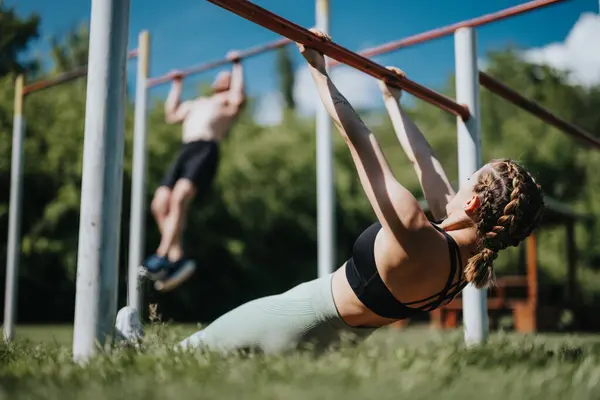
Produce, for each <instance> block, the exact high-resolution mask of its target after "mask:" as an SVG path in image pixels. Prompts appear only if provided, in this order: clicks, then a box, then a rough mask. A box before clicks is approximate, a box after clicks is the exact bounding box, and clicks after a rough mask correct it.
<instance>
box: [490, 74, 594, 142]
mask: <svg viewBox="0 0 600 400" xmlns="http://www.w3.org/2000/svg"><path fill="white" fill-rule="evenodd" d="M479 83H480V84H481V85H482V86H483V87H485V88H486V89H488V90H489V91H490V92H492V93H495V94H497V95H498V96H500V97H502V98H504V99H505V100H508V101H509V102H511V103H513V104H514V105H516V106H518V107H520V108H522V109H523V110H525V111H528V112H529V113H531V114H533V115H535V116H536V117H538V118H539V119H541V120H542V121H544V122H546V123H547V124H549V125H552V126H553V127H555V128H557V129H559V130H561V131H563V132H564V133H566V134H567V135H569V136H572V137H574V138H576V139H579V140H581V141H583V142H585V143H587V144H588V145H591V146H593V147H595V148H597V149H600V139H598V138H595V137H594V136H592V135H591V134H589V133H588V132H586V131H584V130H583V129H581V128H579V127H578V126H575V125H573V124H571V123H569V122H567V121H565V120H564V119H561V118H559V117H557V116H556V115H554V114H552V113H551V112H550V111H548V110H547V109H545V108H544V107H542V106H540V105H539V104H538V103H536V102H535V101H533V100H529V99H528V98H526V97H524V96H523V95H521V94H519V93H518V92H517V91H515V90H514V89H511V88H510V87H508V86H506V85H505V84H504V83H502V82H500V81H499V80H498V79H496V78H494V77H492V76H490V75H488V74H486V73H485V72H481V71H480V72H479Z"/></svg>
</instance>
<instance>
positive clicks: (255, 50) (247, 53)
mask: <svg viewBox="0 0 600 400" xmlns="http://www.w3.org/2000/svg"><path fill="white" fill-rule="evenodd" d="M291 42H292V41H291V40H290V39H287V38H282V39H278V40H275V41H274V42H271V43H267V44H263V45H259V46H254V47H251V48H249V49H247V50H244V51H242V52H240V54H239V58H240V59H245V58H249V57H252V56H256V55H258V54H261V53H264V52H266V51H269V50H275V49H278V48H280V47H284V46H286V45H288V44H290V43H291ZM230 62H231V60H230V59H229V58H227V57H225V58H222V59H220V60H215V61H210V62H207V63H204V64H200V65H196V66H193V67H190V68H186V69H184V70H181V71H179V72H180V74H181V76H182V77H184V78H185V77H186V76H190V75H194V74H199V73H201V72H206V71H208V70H211V69H214V68H218V67H220V66H222V65H226V64H228V63H230ZM170 80H171V74H165V75H161V76H158V77H156V78H151V79H149V80H148V84H147V86H148V87H149V88H150V87H154V86H158V85H161V84H163V83H166V82H169V81H170Z"/></svg>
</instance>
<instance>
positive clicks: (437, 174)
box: [380, 67, 455, 221]
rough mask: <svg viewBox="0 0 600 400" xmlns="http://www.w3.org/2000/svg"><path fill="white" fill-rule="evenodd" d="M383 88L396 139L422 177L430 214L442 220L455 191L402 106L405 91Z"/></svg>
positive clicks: (401, 74)
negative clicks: (401, 97)
mask: <svg viewBox="0 0 600 400" xmlns="http://www.w3.org/2000/svg"><path fill="white" fill-rule="evenodd" d="M388 68H389V69H391V70H392V71H394V72H396V73H397V74H399V75H400V76H403V75H404V73H403V72H402V71H400V70H399V69H397V68H393V67H388ZM380 88H381V91H382V93H383V99H384V103H385V108H386V109H387V112H388V114H389V115H390V119H391V120H392V125H393V126H394V130H395V132H396V137H397V138H398V141H399V142H400V145H401V146H402V148H403V149H404V152H405V153H406V155H407V157H408V159H409V160H410V162H411V163H412V165H413V168H414V169H415V172H416V173H417V176H418V177H419V182H420V183H421V188H422V189H423V193H424V195H425V199H426V200H427V202H428V203H429V208H430V210H431V214H432V215H433V217H434V218H435V219H436V220H437V221H439V220H441V219H443V218H444V217H445V216H446V205H447V204H448V202H449V201H450V199H452V197H454V195H455V193H454V189H453V188H452V185H450V182H449V181H448V177H447V176H446V172H445V171H444V168H443V167H442V164H441V163H440V162H439V160H438V159H437V158H436V156H435V154H434V152H433V150H432V148H431V146H430V145H429V143H428V142H427V139H425V136H424V135H423V133H422V132H421V131H420V130H419V128H418V127H417V126H416V125H415V123H414V122H413V121H412V120H411V119H410V118H409V117H408V115H407V114H406V112H405V111H404V110H403V109H402V107H401V106H400V95H401V94H402V92H401V91H400V90H398V89H395V88H392V87H389V86H387V85H386V84H385V83H384V82H380Z"/></svg>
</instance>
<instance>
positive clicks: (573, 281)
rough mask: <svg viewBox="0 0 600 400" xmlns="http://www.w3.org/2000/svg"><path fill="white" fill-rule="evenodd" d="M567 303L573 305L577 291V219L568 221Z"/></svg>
mask: <svg viewBox="0 0 600 400" xmlns="http://www.w3.org/2000/svg"><path fill="white" fill-rule="evenodd" d="M565 228H566V232H565V233H566V236H567V238H566V239H567V296H566V297H567V299H566V300H567V304H568V305H572V304H573V302H574V300H575V295H576V293H577V245H576V243H575V221H574V220H570V221H568V222H567V225H566V226H565Z"/></svg>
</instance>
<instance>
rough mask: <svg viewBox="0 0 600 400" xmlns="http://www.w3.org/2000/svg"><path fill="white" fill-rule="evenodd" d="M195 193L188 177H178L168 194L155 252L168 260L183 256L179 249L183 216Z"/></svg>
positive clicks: (185, 214)
mask: <svg viewBox="0 0 600 400" xmlns="http://www.w3.org/2000/svg"><path fill="white" fill-rule="evenodd" d="M195 195H196V187H195V185H194V184H193V183H192V182H191V181H190V180H188V179H185V178H183V179H179V180H178V181H177V183H175V186H174V187H173V190H172V191H171V194H170V196H169V203H168V207H169V208H168V210H169V211H168V214H167V215H166V217H165V218H164V220H163V224H162V229H161V233H162V238H161V241H160V245H159V246H158V249H157V251H156V253H157V254H158V255H159V256H161V257H165V256H169V261H171V262H175V261H178V260H179V259H180V258H181V257H182V256H183V251H182V249H181V233H182V231H183V228H184V226H185V218H186V217H187V214H188V213H187V210H188V208H189V204H190V202H191V201H192V200H193V198H194V196H195Z"/></svg>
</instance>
